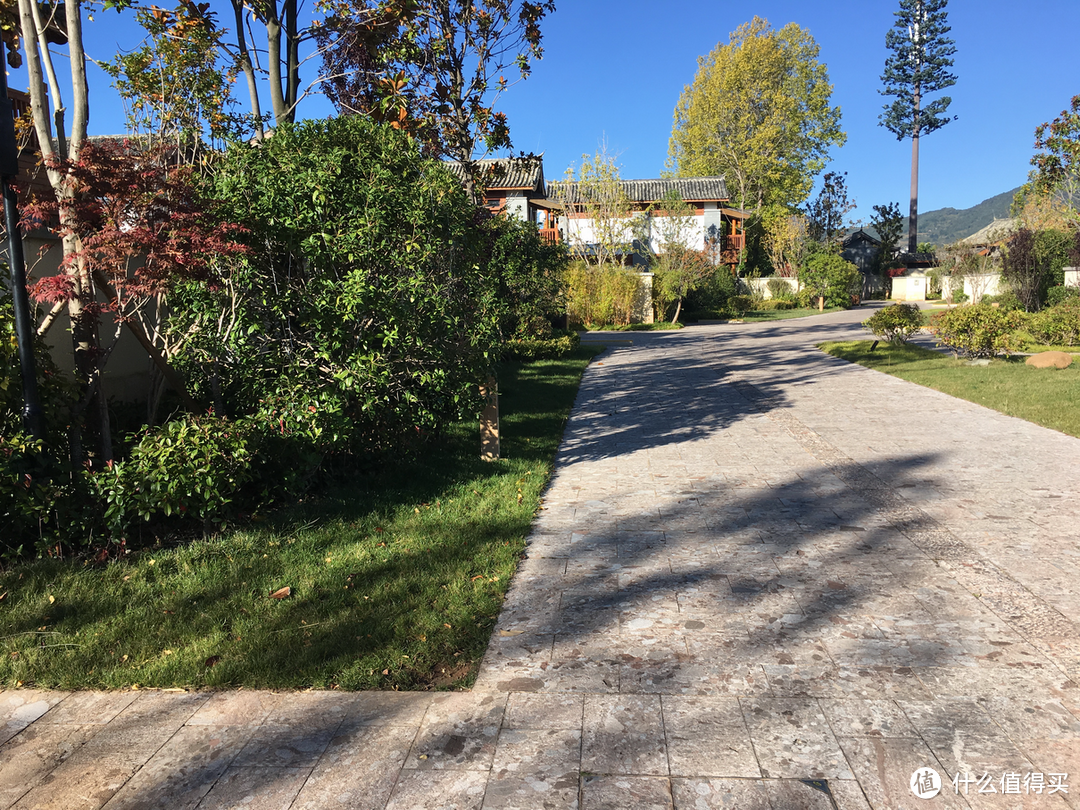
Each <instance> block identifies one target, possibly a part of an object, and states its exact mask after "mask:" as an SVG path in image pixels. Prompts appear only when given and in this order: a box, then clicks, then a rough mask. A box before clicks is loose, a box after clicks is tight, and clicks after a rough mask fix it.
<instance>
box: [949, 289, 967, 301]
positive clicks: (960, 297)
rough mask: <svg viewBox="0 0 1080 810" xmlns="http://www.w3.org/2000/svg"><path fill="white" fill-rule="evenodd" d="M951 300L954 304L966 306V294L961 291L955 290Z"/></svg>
mask: <svg viewBox="0 0 1080 810" xmlns="http://www.w3.org/2000/svg"><path fill="white" fill-rule="evenodd" d="M952 300H953V303H954V304H966V303H967V302H968V294H967V293H966V292H964V291H963V290H956V291H955V292H953V294H952Z"/></svg>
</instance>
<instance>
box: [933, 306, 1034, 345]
mask: <svg viewBox="0 0 1080 810" xmlns="http://www.w3.org/2000/svg"><path fill="white" fill-rule="evenodd" d="M1022 323H1023V313H1021V312H1009V311H1005V310H1001V309H997V308H995V307H992V306H990V305H989V304H973V305H971V306H963V307H956V308H955V309H950V310H946V311H944V312H938V313H935V314H934V316H933V317H932V319H931V325H932V326H933V328H934V330H935V332H936V333H937V342H938V345H939V346H948V347H949V348H950V349H953V350H954V351H956V352H957V353H958V354H961V355H963V356H965V357H993V356H995V355H998V354H1009V353H1010V352H1012V351H1013V350H1014V345H1013V343H1014V341H1013V338H1012V332H1013V330H1015V329H1017V328H1019V327H1020V326H1021V324H1022Z"/></svg>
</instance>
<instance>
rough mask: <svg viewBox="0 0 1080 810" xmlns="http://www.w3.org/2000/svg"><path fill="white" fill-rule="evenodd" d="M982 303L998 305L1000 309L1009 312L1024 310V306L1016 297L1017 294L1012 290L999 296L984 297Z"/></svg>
mask: <svg viewBox="0 0 1080 810" xmlns="http://www.w3.org/2000/svg"><path fill="white" fill-rule="evenodd" d="M982 303H984V304H997V308H998V309H1004V310H1008V311H1013V310H1019V309H1023V308H1024V305H1023V303H1022V302H1021V301H1020V299H1019V298H1017V297H1016V293H1014V292H1012V291H1011V290H1006V291H1005V292H1003V293H998V294H997V295H984V296H983V297H982Z"/></svg>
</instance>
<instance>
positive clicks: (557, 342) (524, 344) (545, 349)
mask: <svg viewBox="0 0 1080 810" xmlns="http://www.w3.org/2000/svg"><path fill="white" fill-rule="evenodd" d="M580 344H581V336H580V335H579V334H578V333H577V332H571V331H567V332H562V333H560V334H553V335H552V336H551V337H549V338H546V339H536V338H520V339H513V340H509V341H507V343H506V349H505V350H504V352H503V358H504V359H505V360H519V361H524V362H527V361H531V360H557V359H558V358H560V357H567V356H569V355H570V354H573V352H574V351H575V350H576V349H577V347H578V346H579V345H580Z"/></svg>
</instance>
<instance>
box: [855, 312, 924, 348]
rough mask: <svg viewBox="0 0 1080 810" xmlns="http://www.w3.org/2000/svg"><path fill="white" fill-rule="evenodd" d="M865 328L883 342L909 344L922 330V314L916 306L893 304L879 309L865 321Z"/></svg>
mask: <svg viewBox="0 0 1080 810" xmlns="http://www.w3.org/2000/svg"><path fill="white" fill-rule="evenodd" d="M863 326H865V327H866V328H867V329H869V330H870V331H871V332H873V333H874V336H875V337H877V338H879V339H881V340H887V341H889V343H907V340H908V338H909V337H911V336H912V335H913V334H915V333H916V332H918V331H919V329H921V328H922V312H920V311H919V308H918V307H917V306H916V305H915V304H893V305H891V306H888V307H885V308H884V309H879V310H878V311H877V312H875V313H874V314H873V315H871V316H870V317H869V318H867V319H866V320H865V321H863Z"/></svg>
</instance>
